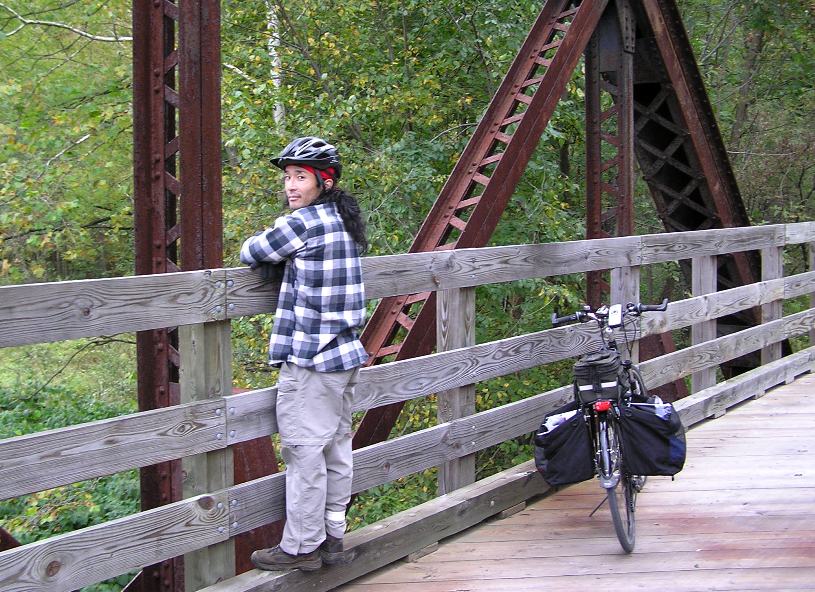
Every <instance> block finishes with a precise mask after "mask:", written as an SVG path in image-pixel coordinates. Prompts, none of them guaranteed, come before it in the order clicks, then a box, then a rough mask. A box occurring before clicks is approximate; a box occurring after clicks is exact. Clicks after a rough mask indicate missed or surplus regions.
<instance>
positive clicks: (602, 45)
mask: <svg viewBox="0 0 815 592" xmlns="http://www.w3.org/2000/svg"><path fill="white" fill-rule="evenodd" d="M219 25H220V2H219V0H200V1H197V2H192V1H181V0H178V1H176V2H174V1H170V0H149V1H144V2H141V1H139V2H135V1H134V3H133V29H134V54H133V55H134V57H133V72H134V75H133V76H134V82H133V93H134V136H135V139H134V143H135V148H134V178H135V181H134V185H135V220H136V272H137V273H139V274H147V273H165V272H169V271H176V270H179V269H183V270H190V269H201V268H213V267H219V266H221V265H222V238H221V235H222V232H221V224H222V221H221V220H222V219H221V165H220V161H221V158H220V150H221V146H220V55H219V52H220V39H219V37H220V32H219ZM584 56H585V68H586V136H587V141H586V146H587V147H586V152H587V162H586V170H587V237H588V238H600V237H606V236H615V235H617V236H622V235H628V234H633V233H634V215H633V194H634V185H635V179H636V177H635V162H636V163H638V165H639V170H640V172H641V174H642V176H643V179H644V180H645V182H646V183H647V185H648V187H649V189H650V191H651V194H652V196H653V199H654V203H655V205H656V209H657V212H658V214H659V217H660V218H661V220H662V222H663V223H664V226H665V228H666V230H667V231H668V232H671V231H684V230H697V229H707V228H718V227H727V226H747V225H749V220H748V219H747V214H746V212H745V210H744V206H743V204H742V200H741V196H740V194H739V191H738V187H737V186H736V182H735V178H734V176H733V172H732V170H731V168H730V165H729V162H728V158H727V154H726V152H725V150H724V145H723V143H722V140H721V137H720V134H719V131H718V128H717V126H716V122H715V119H714V117H713V113H712V110H711V107H710V103H709V101H708V99H707V96H706V94H705V90H704V88H703V85H702V82H701V77H700V75H699V72H698V68H697V66H696V63H695V61H694V58H693V54H692V52H691V48H690V43H689V41H688V39H687V36H686V34H685V31H684V28H683V26H682V21H681V17H680V14H679V12H678V10H677V7H676V3H675V1H674V0H585V1H575V0H549V1H547V2H546V3H545V4H544V6H543V8H542V10H541V13H540V15H539V17H538V19H537V20H536V21H535V23H534V25H533V26H532V29H531V31H530V33H529V35H528V37H527V39H526V40H525V42H524V44H523V46H522V47H521V49H520V51H519V52H518V55H517V57H516V58H515V61H514V62H513V64H512V66H511V67H510V69H509V72H508V74H507V75H506V77H505V79H504V81H503V82H502V84H501V86H500V87H499V89H498V90H497V92H496V94H495V96H494V97H493V99H492V102H491V103H490V105H489V107H488V109H487V111H486V113H485V115H484V117H483V119H482V120H481V122H480V124H479V125H478V127H477V129H476V131H475V133H474V134H473V136H472V138H471V140H470V142H469V143H468V145H467V147H466V148H465V150H464V152H463V153H462V155H461V157H460V159H459V161H458V163H457V164H456V166H455V167H454V169H453V171H452V173H451V174H450V177H449V179H448V180H447V182H446V183H445V185H444V187H443V188H442V190H441V193H440V194H439V196H438V199H437V201H436V203H435V204H434V206H433V208H432V209H431V211H430V213H429V214H428V216H427V218H426V220H425V222H424V223H423V225H422V227H421V228H420V229H419V232H418V233H417V235H416V238H415V240H414V242H413V245H412V246H411V248H410V252H422V251H435V250H446V249H455V248H466V247H479V246H484V245H486V244H487V243H488V241H489V240H490V237H491V236H492V233H493V231H494V229H495V227H496V226H497V224H498V221H499V219H500V217H501V214H502V212H503V211H504V209H505V207H506V206H507V203H508V202H509V200H510V198H511V197H512V195H513V193H514V191H515V187H516V185H517V183H518V181H519V180H520V178H521V175H522V173H523V171H524V169H525V168H526V165H527V163H528V162H529V160H530V158H531V156H532V154H533V151H534V150H535V148H536V146H537V144H538V142H539V139H540V137H541V134H542V133H543V131H544V130H545V128H546V126H547V124H548V123H549V121H550V119H551V117H552V115H553V113H554V111H555V109H556V107H557V104H558V102H559V100H560V97H561V95H562V94H563V93H564V91H565V89H566V86H567V84H568V82H569V80H570V79H571V78H572V76H573V73H574V70H575V68H576V67H577V66H578V63H579V62H580V60H581V58H582V57H584ZM757 270H758V265H757V262H756V259H755V258H754V256H753V255H750V254H742V255H737V256H732V257H728V258H721V260H720V267H719V285H720V287H722V288H726V287H731V286H734V285H740V284H745V283H750V282H753V281H754V280H755V279H756V277H755V276H756V274H757ZM607 290H608V285H607V282H606V281H605V279H604V277H603V275H602V274H599V273H594V274H589V276H588V283H587V299H588V300H589V301H592V302H597V301H599V300H600V299H602V298H603V296H604V294H606V293H607ZM752 314H753V313H752V312H748V313H745V314H743V315H740V316H734V317H733V318H732V319H729V320H728V321H727V322H728V323H731V324H735V325H740V326H743V325H745V324H752V323H753V322H754V321H755V318H754V317H753V316H751V315H752ZM362 339H363V342H364V343H365V346H366V349H367V350H368V351H369V352H370V353H371V361H370V363H371V364H377V363H380V362H383V361H389V360H399V359H406V358H410V357H414V356H418V355H424V354H428V353H430V352H431V351H432V350H433V348H434V347H435V298H434V295H433V294H431V293H421V294H413V295H409V296H400V297H390V298H385V299H383V300H382V301H381V302H380V304H379V306H378V307H377V308H376V310H375V312H374V313H373V315H372V317H371V319H370V321H369V322H368V324H367V326H366V328H365V331H364V332H363V335H362ZM671 347H672V343H671V341H670V339H669V338H665V337H663V338H662V339H661V340H657V342H655V343H653V344H652V345H651V348H652V349H654V350H663V351H664V350H665V349H670V348H671ZM137 350H138V373H139V407H140V409H142V410H146V409H153V408H156V407H163V406H167V405H174V404H177V403H178V399H179V388H178V359H179V355H178V351H177V340H176V338H175V336H174V332H172V331H170V332H167V331H148V332H142V333H139V334H138V336H137ZM746 364H747V365H749V361H748V362H746ZM677 388H678V389H680V390H681V388H682V387H681V386H680V387H677ZM679 394H681V393H679V391H677V396H679ZM401 407H402V404H401V403H400V404H394V405H389V406H385V407H381V408H378V409H373V410H370V411H368V413H367V414H366V415H365V417H364V419H363V421H362V423H361V425H360V427H359V429H358V430H357V433H356V434H355V437H354V447H355V448H359V447H362V446H367V445H370V444H373V443H375V442H378V441H382V440H384V439H386V438H387V437H388V435H389V434H390V431H391V429H392V427H393V425H394V423H395V421H396V418H397V417H398V414H399V412H400V410H401ZM235 452H236V467H237V469H236V470H237V471H238V472H239V474H236V482H240V481H242V480H245V479H249V478H254V477H257V476H260V475H262V474H268V473H269V472H273V471H275V470H277V463H276V461H275V456H274V451H273V450H272V449H271V446H270V444H269V440H268V438H267V439H265V440H263V439H262V440H261V441H256V442H252V443H248V444H247V445H245V446H244V447H243V448H241V449H240V450H236V451H235ZM141 483H142V506H143V508H145V509H147V508H152V507H156V506H158V505H161V504H164V503H168V502H170V501H174V500H176V499H179V497H180V493H181V489H180V483H181V475H180V469H179V465H178V464H177V463H168V464H164V465H159V466H156V467H148V468H145V469H144V470H143V471H142V478H141ZM252 536H254V533H253V534H251V535H250V538H249V539H244V543H245V544H246V547H245V548H246V549H251V548H252V547H253V546H254V547H258V546H265V544H268V540H269V538H270V537H273V536H274V533H271V532H264V533H257V536H258V538H256V539H252V538H251V537H252ZM238 544H239V545H240V542H239V543H238ZM238 555H241V556H244V555H246V556H248V553H247V552H244V551H243V550H242V551H240V552H239V553H238ZM238 562H239V565H238V571H239V572H240V571H244V570H245V569H247V568H248V565H246V563H245V561H244V563H243V564H241V559H240V558H239V560H238ZM182 571H183V566H182V564H181V562H180V561H179V560H176V561H171V562H164V563H163V564H160V565H158V566H154V567H152V568H147V569H145V570H144V571H143V572H142V574H140V577H139V578H138V579H137V580H136V581H134V582H133V584H132V585H131V586H130V587H129V589H130V590H137V589H138V590H143V591H145V592H146V591H148V590H150V591H153V590H161V591H170V590H179V591H180V590H182V589H183V574H182Z"/></svg>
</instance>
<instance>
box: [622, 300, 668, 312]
mask: <svg viewBox="0 0 815 592" xmlns="http://www.w3.org/2000/svg"><path fill="white" fill-rule="evenodd" d="M628 306H629V307H633V309H634V310H636V311H637V312H638V313H640V314H642V313H644V312H664V311H666V310H668V299H667V298H665V299H664V300H663V301H662V304H642V303H640V304H633V305H632V304H629V305H628Z"/></svg>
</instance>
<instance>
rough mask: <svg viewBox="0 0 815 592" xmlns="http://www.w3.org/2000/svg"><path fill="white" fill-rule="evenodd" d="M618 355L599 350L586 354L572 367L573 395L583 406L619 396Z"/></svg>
mask: <svg viewBox="0 0 815 592" xmlns="http://www.w3.org/2000/svg"><path fill="white" fill-rule="evenodd" d="M619 376H620V354H619V353H617V352H615V351H611V350H601V351H596V352H592V353H590V354H586V355H585V356H583V357H582V358H580V359H579V360H578V361H577V362H575V365H574V393H575V397H576V398H577V399H578V400H579V401H580V402H581V403H583V404H585V403H591V402H593V401H596V400H597V399H617V397H618V396H619V386H618V382H617V381H618V378H619Z"/></svg>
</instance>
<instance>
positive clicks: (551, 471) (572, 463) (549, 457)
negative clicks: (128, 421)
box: [534, 401, 594, 486]
mask: <svg viewBox="0 0 815 592" xmlns="http://www.w3.org/2000/svg"><path fill="white" fill-rule="evenodd" d="M553 420H562V421H560V422H559V423H557V425H553V424H554V421H553ZM547 422H548V424H547ZM534 440H535V466H536V467H537V468H538V472H540V474H541V475H543V479H544V481H546V482H547V483H548V484H549V485H551V486H555V485H568V484H569V483H579V482H580V481H586V480H587V479H591V478H592V477H593V476H594V459H593V452H592V448H591V437H590V436H589V430H588V427H587V426H586V422H585V420H584V419H583V414H582V413H581V412H580V411H578V408H577V403H576V402H574V401H573V402H571V403H568V404H567V405H564V406H563V407H561V408H559V409H556V410H555V411H553V412H552V413H549V414H547V415H546V416H545V417H544V418H543V423H541V427H540V429H539V430H538V431H537V433H536V434H535V439H534Z"/></svg>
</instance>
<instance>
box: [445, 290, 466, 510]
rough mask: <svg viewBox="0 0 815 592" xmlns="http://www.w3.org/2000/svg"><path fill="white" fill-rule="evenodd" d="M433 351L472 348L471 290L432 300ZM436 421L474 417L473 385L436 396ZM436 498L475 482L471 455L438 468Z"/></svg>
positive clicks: (451, 291) (448, 291)
mask: <svg viewBox="0 0 815 592" xmlns="http://www.w3.org/2000/svg"><path fill="white" fill-rule="evenodd" d="M436 339H437V341H438V344H437V346H436V351H438V352H443V351H452V350H454V349H459V348H462V347H471V346H473V345H475V288H458V289H452V290H441V291H439V292H438V293H437V298H436ZM436 408H437V418H438V421H439V423H446V422H449V421H452V420H454V419H459V418H461V417H465V416H467V415H472V414H474V413H475V384H469V385H464V386H460V387H458V388H454V389H450V390H447V391H442V392H440V393H438V394H437V395H436ZM437 480H438V494H439V495H444V494H445V493H450V492H451V491H453V490H454V489H458V488H459V487H463V486H465V485H470V484H471V483H473V482H475V455H474V454H470V455H467V456H462V457H461V458H457V459H455V460H452V461H448V462H446V463H444V464H442V465H440V466H439V468H438V479H437Z"/></svg>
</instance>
